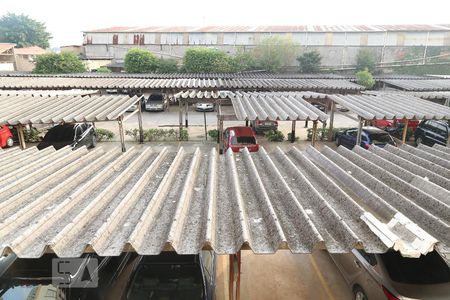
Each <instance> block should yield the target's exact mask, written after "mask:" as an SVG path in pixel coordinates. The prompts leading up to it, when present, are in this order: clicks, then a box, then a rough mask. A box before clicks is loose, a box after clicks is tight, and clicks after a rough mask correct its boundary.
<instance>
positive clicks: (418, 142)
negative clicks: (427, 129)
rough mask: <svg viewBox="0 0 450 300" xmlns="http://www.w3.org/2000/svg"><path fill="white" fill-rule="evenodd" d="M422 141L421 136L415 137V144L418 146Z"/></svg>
mask: <svg viewBox="0 0 450 300" xmlns="http://www.w3.org/2000/svg"><path fill="white" fill-rule="evenodd" d="M422 143H423V140H422V137H420V136H419V137H418V138H417V139H416V146H419V145H420V144H422Z"/></svg>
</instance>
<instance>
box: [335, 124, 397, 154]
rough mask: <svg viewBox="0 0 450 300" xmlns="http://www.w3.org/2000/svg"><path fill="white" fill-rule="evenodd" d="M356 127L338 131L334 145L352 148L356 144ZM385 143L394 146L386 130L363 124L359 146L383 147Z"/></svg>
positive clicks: (366, 147)
mask: <svg viewBox="0 0 450 300" xmlns="http://www.w3.org/2000/svg"><path fill="white" fill-rule="evenodd" d="M357 133H358V129H357V128H350V129H346V130H344V131H339V132H337V133H336V135H335V142H336V146H341V145H342V146H344V147H347V148H349V149H352V148H353V147H354V146H355V145H356V137H357ZM387 144H390V145H393V146H396V143H395V141H394V139H393V138H392V136H390V134H389V133H387V132H386V131H384V130H382V129H380V128H377V127H372V126H365V127H363V129H362V132H361V147H363V148H365V149H368V148H369V147H370V146H371V145H376V146H378V147H384V146H386V145H387Z"/></svg>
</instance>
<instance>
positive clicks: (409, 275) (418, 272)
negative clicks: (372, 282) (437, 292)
mask: <svg viewBox="0 0 450 300" xmlns="http://www.w3.org/2000/svg"><path fill="white" fill-rule="evenodd" d="M381 259H382V260H383V262H384V265H385V267H386V269H387V271H388V274H389V277H390V278H391V279H392V280H393V281H395V282H398V283H406V284H438V283H447V282H450V268H449V267H448V266H447V264H446V263H445V261H444V260H443V259H442V257H440V256H439V254H438V253H437V252H431V253H428V254H427V255H425V256H421V257H420V258H406V257H403V256H401V255H400V253H399V252H397V251H390V252H387V253H384V254H381Z"/></svg>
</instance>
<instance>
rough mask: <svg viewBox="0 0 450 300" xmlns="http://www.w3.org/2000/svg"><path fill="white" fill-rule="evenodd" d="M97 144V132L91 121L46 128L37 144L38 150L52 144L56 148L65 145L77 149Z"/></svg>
mask: <svg viewBox="0 0 450 300" xmlns="http://www.w3.org/2000/svg"><path fill="white" fill-rule="evenodd" d="M96 145H97V133H96V131H95V128H94V126H93V125H92V124H91V123H78V124H60V125H56V126H54V127H52V128H50V129H49V130H48V132H47V133H46V134H45V136H44V138H43V140H42V141H41V142H40V143H39V144H38V145H37V148H38V149H39V150H41V149H44V148H47V147H50V146H53V147H54V148H55V149H56V150H58V149H61V148H63V147H66V146H71V147H72V149H78V148H80V147H82V146H86V147H88V148H93V147H95V146H96Z"/></svg>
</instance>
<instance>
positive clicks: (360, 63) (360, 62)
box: [356, 49, 375, 73]
mask: <svg viewBox="0 0 450 300" xmlns="http://www.w3.org/2000/svg"><path fill="white" fill-rule="evenodd" d="M365 69H367V70H369V72H371V73H373V72H374V71H375V56H374V54H373V52H372V51H370V50H365V49H363V50H360V51H359V52H358V55H357V56H356V71H363V70H365Z"/></svg>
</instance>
